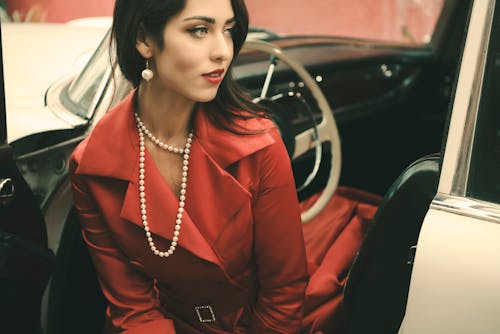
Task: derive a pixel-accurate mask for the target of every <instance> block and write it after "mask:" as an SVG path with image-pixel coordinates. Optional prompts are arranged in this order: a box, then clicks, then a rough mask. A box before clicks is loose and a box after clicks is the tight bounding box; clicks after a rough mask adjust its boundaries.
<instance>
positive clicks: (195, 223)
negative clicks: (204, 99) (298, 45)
mask: <svg viewBox="0 0 500 334" xmlns="http://www.w3.org/2000/svg"><path fill="white" fill-rule="evenodd" d="M134 98H135V97H134V93H131V94H129V95H128V96H127V97H126V98H125V99H124V100H123V101H122V102H121V103H120V104H118V105H117V106H116V107H115V108H113V110H111V111H110V112H109V113H108V114H106V115H105V116H104V117H103V118H102V119H101V121H100V122H99V123H98V124H97V125H96V127H95V129H94V131H93V133H92V134H91V136H90V137H89V138H88V139H87V140H88V142H87V145H86V149H85V152H84V154H83V157H82V159H81V163H80V165H79V166H78V168H77V170H76V173H77V174H88V175H95V176H101V177H109V178H115V179H120V180H124V181H127V182H128V188H127V191H126V194H125V195H124V196H123V195H122V197H120V198H123V204H122V210H121V214H120V216H121V217H122V218H123V219H124V220H126V221H129V222H132V223H134V224H136V225H137V226H139V227H140V228H143V225H142V219H141V213H140V209H139V189H138V169H139V167H138V165H139V159H138V151H139V144H138V142H139V139H138V135H137V128H136V125H135V119H134V117H133V110H134ZM262 122H264V123H262ZM269 124H270V123H269V122H268V121H261V120H258V119H253V120H249V121H245V122H242V126H243V127H245V128H247V129H249V130H250V131H252V130H261V129H262V128H263V127H265V126H268V127H269V126H270V125H269ZM194 128H195V140H194V141H193V146H192V148H191V157H190V170H189V175H188V184H187V196H186V211H185V214H184V217H183V222H182V228H181V234H180V237H179V244H180V245H181V246H182V247H184V248H185V249H187V250H189V251H190V252H192V253H193V254H195V255H196V256H198V257H200V258H202V259H205V260H207V261H210V262H212V263H215V264H217V265H219V266H221V267H225V265H224V264H223V263H222V262H224V261H221V258H222V256H221V254H217V252H216V251H214V248H213V245H214V243H215V241H216V240H217V238H218V236H219V235H220V233H221V232H222V231H223V229H224V228H225V226H226V224H228V223H229V222H230V221H231V218H232V217H233V216H234V215H235V213H236V212H238V211H239V210H240V208H241V207H242V205H245V204H246V205H249V203H250V201H251V197H252V195H251V194H250V192H249V191H248V189H246V188H245V187H244V186H242V184H241V183H240V182H239V181H238V180H237V179H235V178H234V177H233V176H232V175H231V174H230V173H229V172H227V170H226V168H227V167H228V166H230V165H231V164H233V163H235V162H237V161H239V160H240V159H242V158H243V157H245V156H248V155H251V154H253V153H255V152H256V151H258V150H260V149H262V148H264V147H266V146H268V145H270V144H272V143H274V139H273V138H272V137H271V136H270V135H269V134H267V133H265V132H264V133H259V134H255V135H246V136H241V135H235V134H232V133H230V132H227V131H224V130H221V129H218V128H216V127H215V126H213V125H212V122H211V121H210V120H209V119H208V118H207V115H206V111H205V110H203V109H202V108H199V109H198V110H197V111H196V114H195V118H194ZM145 178H146V200H147V212H148V224H149V227H150V229H151V231H152V233H154V235H155V236H156V238H158V237H160V238H164V239H166V240H171V238H172V235H173V231H174V226H175V217H176V215H177V208H178V198H177V196H176V195H174V194H173V193H172V191H171V189H170V188H169V186H168V184H167V183H166V181H165V180H164V179H163V177H162V176H161V174H160V173H159V170H158V169H157V167H156V166H155V165H154V162H153V159H152V157H151V156H150V155H149V154H148V153H147V155H146V174H145ZM235 247H237V245H235Z"/></svg>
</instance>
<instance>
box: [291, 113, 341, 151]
mask: <svg viewBox="0 0 500 334" xmlns="http://www.w3.org/2000/svg"><path fill="white" fill-rule="evenodd" d="M317 130H318V137H319V138H320V139H321V141H322V143H324V142H329V141H331V138H330V132H329V131H328V126H327V124H326V123H325V122H321V123H320V124H319V125H318V126H317ZM314 132H315V131H314V129H313V128H309V129H307V130H305V131H303V132H301V133H299V134H298V135H296V136H295V150H294V152H293V156H292V160H293V159H297V158H298V157H300V156H301V155H304V154H305V153H307V152H308V151H310V150H312V149H314V148H315V146H316V142H317V139H316V135H315V134H314Z"/></svg>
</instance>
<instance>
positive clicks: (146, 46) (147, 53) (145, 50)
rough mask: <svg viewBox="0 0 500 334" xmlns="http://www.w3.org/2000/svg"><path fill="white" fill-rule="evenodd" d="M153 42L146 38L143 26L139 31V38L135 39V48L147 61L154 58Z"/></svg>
mask: <svg viewBox="0 0 500 334" xmlns="http://www.w3.org/2000/svg"><path fill="white" fill-rule="evenodd" d="M152 46H153V41H152V39H151V38H150V37H149V36H146V33H145V31H144V28H143V27H142V26H140V27H139V29H138V30H137V37H136V39H135V48H136V49H137V51H138V52H139V53H140V54H141V56H143V57H144V58H146V59H149V58H151V57H152V56H153V49H152Z"/></svg>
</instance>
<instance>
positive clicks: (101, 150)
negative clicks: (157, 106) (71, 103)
mask: <svg viewBox="0 0 500 334" xmlns="http://www.w3.org/2000/svg"><path fill="white" fill-rule="evenodd" d="M132 104H133V103H132V95H129V96H127V97H126V98H125V99H124V100H123V101H122V102H120V103H119V104H117V105H116V106H115V107H113V108H112V109H110V111H108V113H106V115H104V116H103V117H102V118H101V119H100V120H99V121H98V122H97V124H96V125H95V127H94V128H93V130H92V131H91V133H90V134H89V136H88V137H87V138H85V139H84V140H83V141H82V142H81V143H80V144H79V145H78V146H77V147H76V148H75V150H74V151H73V153H72V155H71V157H70V161H69V164H70V166H69V167H70V172H71V173H77V174H78V173H81V174H93V175H99V176H113V177H118V178H124V177H125V178H127V177H128V176H127V175H125V174H123V173H125V170H124V169H125V167H130V165H131V164H133V163H134V161H133V159H132V158H133V156H134V152H135V151H137V150H138V147H137V146H138V140H137V139H138V138H135V137H134V134H136V131H137V129H136V125H135V119H134V117H133V115H132V112H133V105H132ZM120 166H121V167H120Z"/></svg>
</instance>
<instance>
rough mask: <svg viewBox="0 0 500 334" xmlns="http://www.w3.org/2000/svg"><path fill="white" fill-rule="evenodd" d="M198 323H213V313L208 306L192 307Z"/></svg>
mask: <svg viewBox="0 0 500 334" xmlns="http://www.w3.org/2000/svg"><path fill="white" fill-rule="evenodd" d="M194 309H195V311H196V315H197V316H198V320H199V321H200V322H215V313H214V310H213V308H212V306H210V305H200V306H195V307H194Z"/></svg>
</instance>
